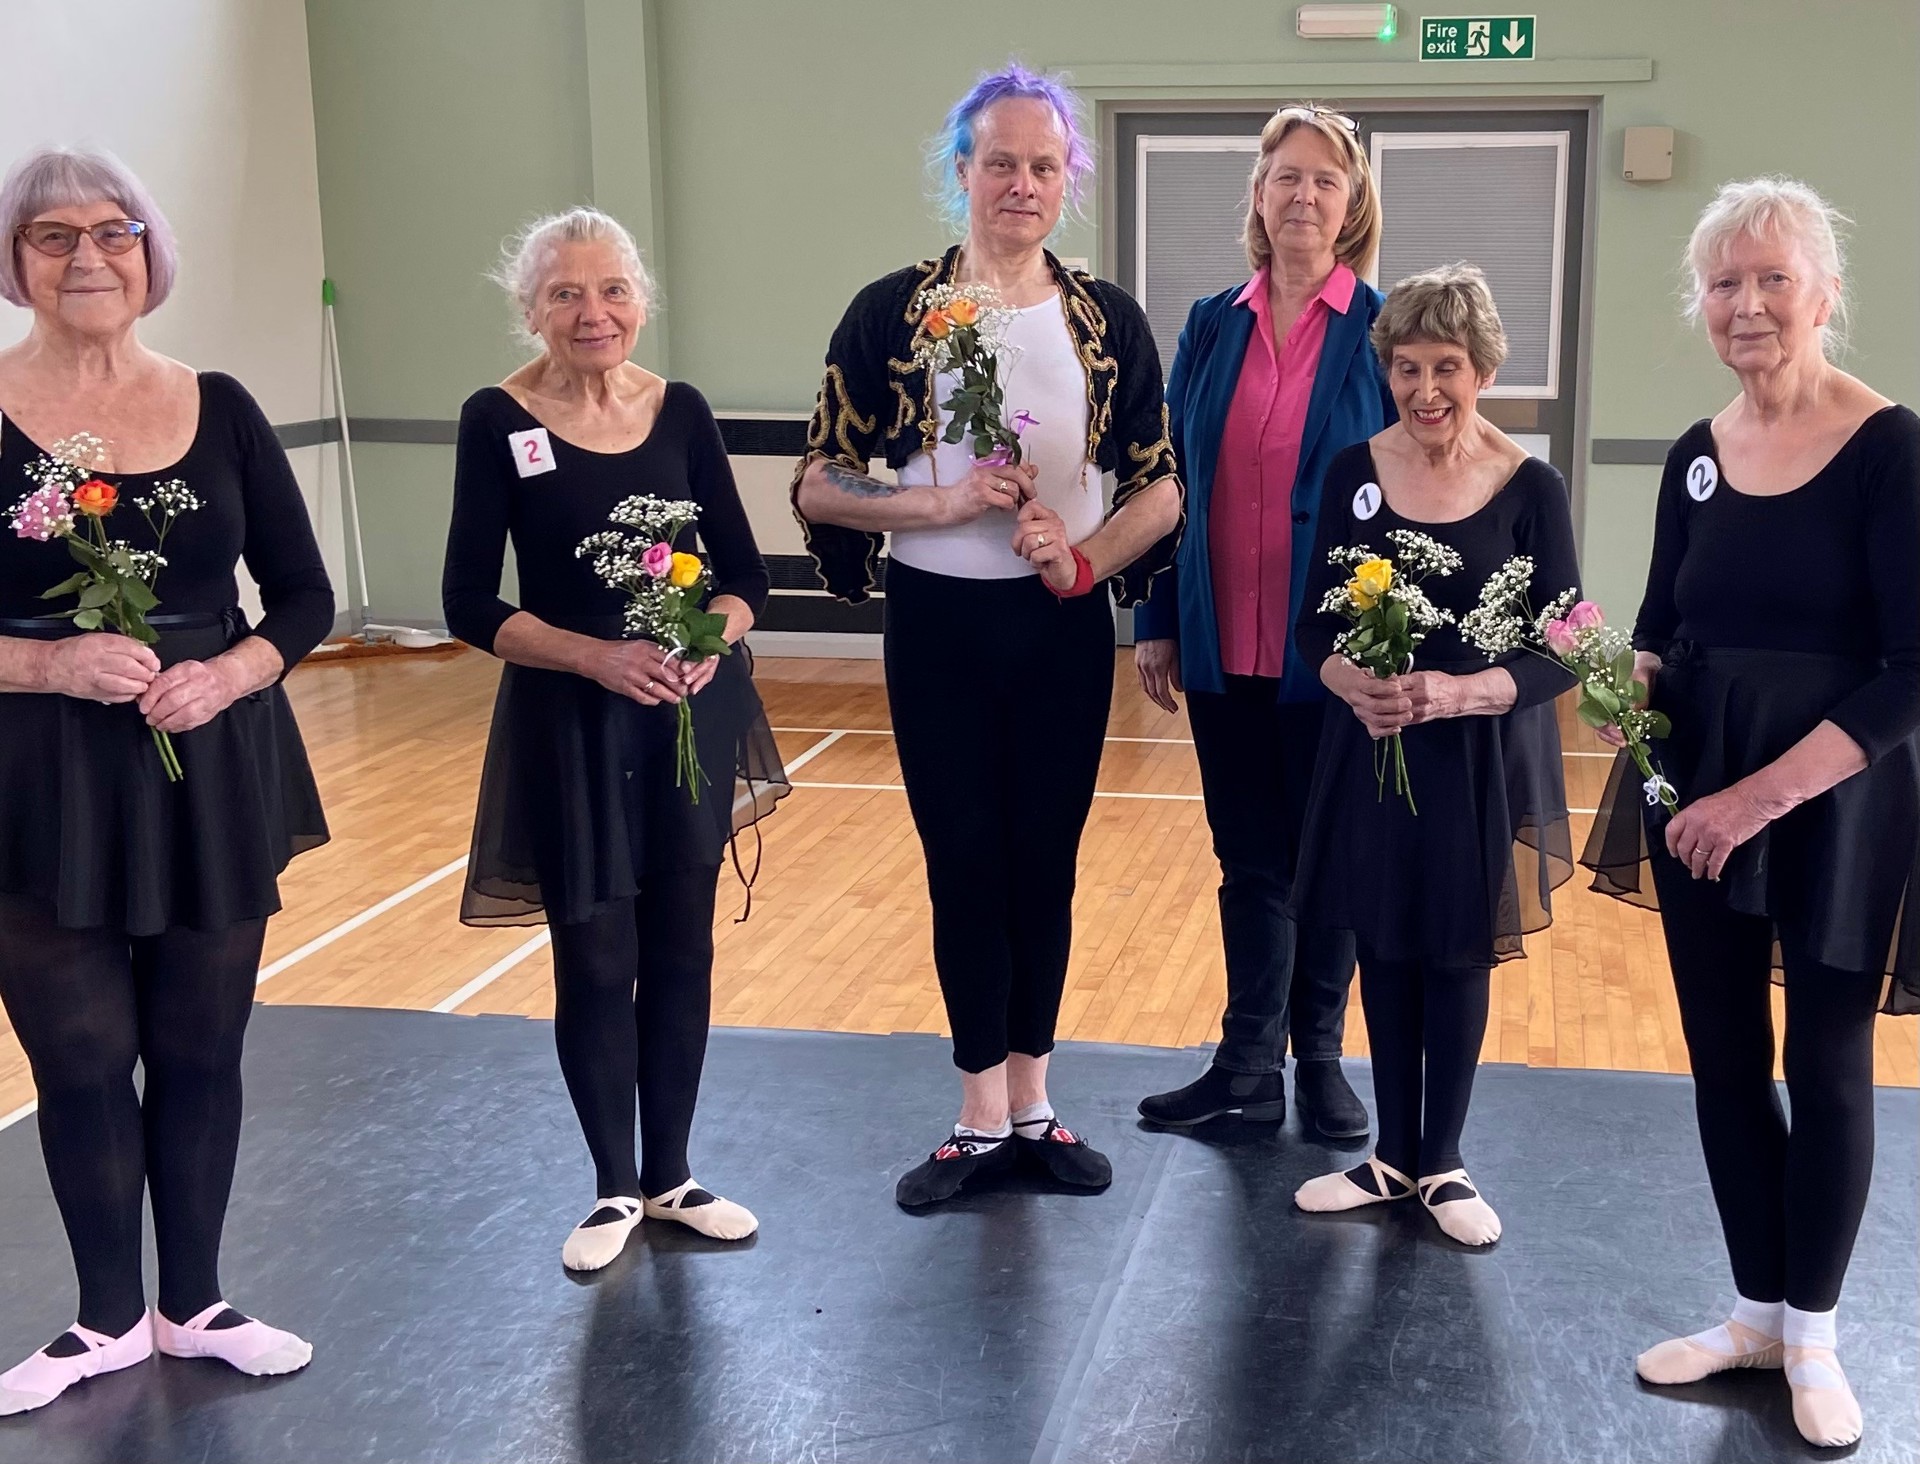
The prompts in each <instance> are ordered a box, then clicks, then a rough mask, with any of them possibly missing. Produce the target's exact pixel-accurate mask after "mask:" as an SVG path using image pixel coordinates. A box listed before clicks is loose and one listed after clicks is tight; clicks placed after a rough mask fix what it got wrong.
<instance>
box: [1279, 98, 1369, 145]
mask: <svg viewBox="0 0 1920 1464" xmlns="http://www.w3.org/2000/svg"><path fill="white" fill-rule="evenodd" d="M1280 111H1281V113H1282V115H1284V116H1288V117H1299V118H1302V119H1303V120H1306V121H1312V120H1313V119H1314V118H1316V117H1325V118H1326V119H1327V120H1328V121H1329V122H1335V123H1338V124H1339V125H1340V126H1342V127H1344V128H1346V129H1347V131H1349V132H1351V133H1353V134H1354V136H1356V137H1358V136H1359V135H1360V124H1359V123H1358V122H1356V121H1354V120H1353V118H1351V117H1349V116H1348V115H1347V114H1346V113H1345V112H1336V111H1334V110H1333V108H1332V107H1323V106H1321V105H1320V104H1319V103H1318V102H1299V103H1296V104H1294V105H1293V106H1289V107H1282V108H1281V109H1280Z"/></svg>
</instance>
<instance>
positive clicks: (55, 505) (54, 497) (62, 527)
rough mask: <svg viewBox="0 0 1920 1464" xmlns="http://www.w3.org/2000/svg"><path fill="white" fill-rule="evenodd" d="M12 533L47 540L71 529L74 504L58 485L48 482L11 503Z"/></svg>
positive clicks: (21, 536)
mask: <svg viewBox="0 0 1920 1464" xmlns="http://www.w3.org/2000/svg"><path fill="white" fill-rule="evenodd" d="M13 532H14V533H15V535H17V536H18V537H19V538H22V539H38V540H39V541H40V542H41V543H43V544H44V543H46V541H47V540H49V539H55V538H59V537H60V536H61V535H63V534H69V533H72V532H73V504H72V503H71V502H70V501H69V500H68V498H67V495H66V494H65V493H63V492H62V491H61V490H60V489H59V488H58V487H57V486H55V485H53V484H48V485H47V486H46V487H44V488H37V489H35V490H34V491H33V492H32V493H29V494H28V495H27V496H26V497H25V498H23V499H21V500H20V502H19V503H17V504H16V505H14V510H13Z"/></svg>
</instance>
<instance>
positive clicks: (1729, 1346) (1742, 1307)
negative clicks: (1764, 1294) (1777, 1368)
mask: <svg viewBox="0 0 1920 1464" xmlns="http://www.w3.org/2000/svg"><path fill="white" fill-rule="evenodd" d="M1785 1307H1786V1303H1785V1302H1779V1301H1749V1300H1748V1299H1747V1298H1746V1297H1744V1296H1741V1295H1739V1293H1737V1292H1736V1293H1735V1294H1734V1302H1733V1315H1732V1316H1730V1317H1728V1318H1727V1321H1729V1322H1738V1323H1739V1324H1740V1325H1741V1326H1743V1327H1750V1328H1751V1329H1752V1330H1754V1331H1756V1332H1758V1333H1759V1334H1760V1335H1761V1336H1762V1337H1765V1338H1767V1339H1768V1340H1769V1341H1773V1342H1777V1341H1779V1340H1780V1314H1781V1312H1782V1311H1783V1310H1785ZM1693 1340H1694V1341H1695V1342H1698V1343H1699V1344H1700V1345H1701V1346H1702V1347H1709V1348H1711V1349H1713V1351H1715V1352H1729V1353H1732V1354H1733V1355H1734V1356H1736V1357H1738V1356H1739V1355H1740V1354H1741V1353H1743V1352H1746V1351H1748V1350H1749V1349H1748V1348H1747V1346H1746V1345H1745V1344H1744V1343H1742V1342H1741V1341H1740V1340H1739V1339H1738V1338H1736V1337H1735V1336H1734V1335H1733V1333H1731V1332H1729V1331H1728V1330H1727V1323H1726V1322H1722V1323H1721V1324H1720V1325H1719V1326H1717V1327H1708V1328H1707V1330H1706V1331H1704V1332H1695V1333H1694V1334H1693Z"/></svg>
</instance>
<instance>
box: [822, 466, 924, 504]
mask: <svg viewBox="0 0 1920 1464" xmlns="http://www.w3.org/2000/svg"><path fill="white" fill-rule="evenodd" d="M820 470H821V472H822V473H823V474H824V475H825V477H826V480H827V481H828V482H829V483H831V484H833V486H834V487H836V488H838V489H839V490H840V491H841V492H842V493H848V494H851V495H852V496H853V497H855V498H892V497H894V496H896V495H897V494H899V493H902V492H904V491H905V490H904V489H903V488H902V487H901V486H900V484H898V483H882V482H881V481H880V480H879V479H878V478H869V477H868V476H867V475H866V474H865V473H856V472H854V471H853V469H852V468H843V467H841V466H840V464H839V463H827V462H823V463H822V464H821V465H820Z"/></svg>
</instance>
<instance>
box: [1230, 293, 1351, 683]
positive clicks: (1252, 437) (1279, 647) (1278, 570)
mask: <svg viewBox="0 0 1920 1464" xmlns="http://www.w3.org/2000/svg"><path fill="white" fill-rule="evenodd" d="M1353 292H1354V277H1353V271H1352V270H1350V269H1348V268H1347V266H1346V265H1344V264H1339V265H1335V266H1334V269H1333V273H1332V274H1331V275H1329V276H1328V277H1327V283H1326V285H1325V287H1324V288H1322V289H1321V291H1320V293H1319V294H1318V295H1316V296H1314V298H1313V299H1312V300H1310V301H1308V302H1307V308H1306V309H1305V310H1303V311H1301V312H1300V318H1299V319H1298V320H1296V321H1295V322H1294V323H1293V327H1292V329H1290V330H1289V331H1288V332H1287V338H1286V340H1285V341H1284V342H1283V343H1282V344H1281V346H1280V352H1279V355H1278V356H1277V357H1276V356H1275V354H1274V349H1273V315H1272V311H1271V308H1270V307H1269V305H1268V302H1267V271H1266V270H1265V269H1262V270H1261V271H1260V273H1258V274H1257V275H1255V276H1254V277H1253V278H1252V279H1251V280H1249V281H1248V282H1247V287H1246V288H1245V289H1244V290H1242V291H1241V292H1240V295H1239V298H1238V299H1237V300H1236V301H1235V302H1234V303H1235V304H1239V305H1251V306H1252V307H1253V320H1254V326H1253V338H1252V339H1251V340H1249V341H1248V342H1247V354H1246V356H1245V357H1244V358H1242V360H1241V362H1240V380H1239V383H1238V384H1237V385H1236V386H1235V388H1234V392H1233V402H1232V405H1230V406H1229V407H1228V408H1227V422H1226V427H1225V429H1224V430H1223V431H1222V432H1221V434H1220V458H1219V463H1218V466H1216V467H1215V469H1214V474H1213V494H1212V497H1211V498H1210V499H1209V501H1208V505H1207V547H1208V550H1209V552H1210V554H1211V556H1212V559H1213V607H1214V612H1215V615H1216V616H1217V617H1218V619H1219V622H1220V669H1221V670H1222V671H1224V672H1226V673H1227V674H1228V675H1229V676H1275V677H1277V676H1279V675H1280V674H1281V672H1282V671H1283V670H1284V669H1285V666H1286V659H1287V632H1288V625H1287V597H1288V594H1289V592H1290V590H1291V587H1292V580H1293V558H1292V556H1293V479H1294V475H1295V474H1296V473H1297V472H1298V471H1299V469H1300V439H1301V438H1302V437H1303V436H1304V435H1305V433H1306V428H1307V403H1308V401H1309V400H1310V399H1311V397H1312V396H1313V376H1314V372H1315V371H1316V370H1317V369H1318V368H1319V365H1320V348H1321V346H1322V345H1324V344H1325V343H1326V339H1327V317H1328V314H1329V312H1331V311H1335V310H1337V311H1339V312H1340V313H1341V314H1342V315H1345V314H1346V313H1347V310H1348V308H1349V307H1350V306H1351V305H1352V304H1353Z"/></svg>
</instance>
